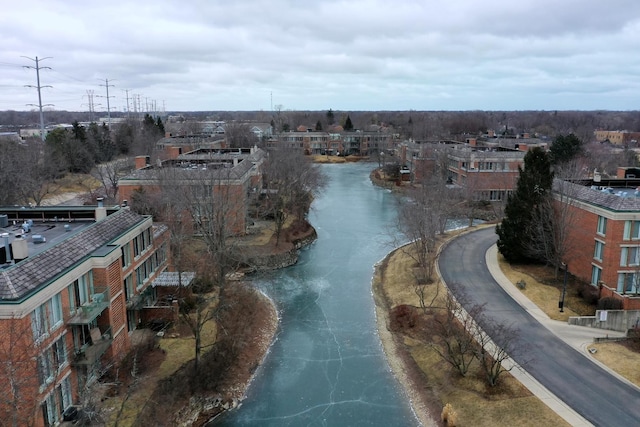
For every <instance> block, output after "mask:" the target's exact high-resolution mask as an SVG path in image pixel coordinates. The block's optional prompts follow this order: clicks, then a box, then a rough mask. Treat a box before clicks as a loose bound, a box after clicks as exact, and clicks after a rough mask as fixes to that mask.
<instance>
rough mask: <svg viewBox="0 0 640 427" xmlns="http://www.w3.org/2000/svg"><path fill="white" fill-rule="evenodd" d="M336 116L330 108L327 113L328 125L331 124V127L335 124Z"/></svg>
mask: <svg viewBox="0 0 640 427" xmlns="http://www.w3.org/2000/svg"><path fill="white" fill-rule="evenodd" d="M335 119H336V118H335V116H334V114H333V110H332V109H331V108H329V111H327V123H329V126H331V125H332V124H333V123H335Z"/></svg>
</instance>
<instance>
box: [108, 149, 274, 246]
mask: <svg viewBox="0 0 640 427" xmlns="http://www.w3.org/2000/svg"><path fill="white" fill-rule="evenodd" d="M166 153H167V154H168V156H169V159H167V160H165V161H162V162H159V163H158V164H155V165H154V164H149V157H147V156H140V157H137V158H136V170H135V171H134V172H133V173H132V174H130V175H128V176H126V177H124V178H122V179H121V180H120V181H119V190H118V197H119V200H120V202H121V203H125V201H132V200H134V198H135V197H134V196H135V194H136V191H138V190H140V189H144V190H145V191H147V192H150V193H154V192H159V191H160V190H161V188H160V183H159V181H160V179H165V178H166V179H169V180H170V181H171V182H172V184H176V185H178V186H180V185H182V186H185V192H187V191H189V192H190V194H191V193H192V192H198V191H200V192H202V193H203V194H200V196H199V199H200V200H201V201H207V202H208V200H210V201H211V203H215V201H216V199H218V200H220V198H221V197H224V198H225V200H226V202H225V203H227V206H226V207H225V210H226V211H227V214H228V220H229V221H228V224H229V228H230V230H229V231H230V232H231V233H233V234H242V233H244V232H245V231H246V227H247V217H248V209H249V203H250V196H251V194H252V193H255V192H256V191H259V190H260V189H261V188H262V164H263V162H264V159H265V155H266V153H265V152H264V151H263V150H261V149H259V148H257V147H253V148H251V149H244V148H243V149H237V148H236V149H209V148H201V149H198V150H194V151H191V152H188V153H182V150H181V149H180V148H178V147H169V148H167V150H166ZM162 177H164V178H162ZM196 187H199V188H196ZM204 192H206V193H207V194H204Z"/></svg>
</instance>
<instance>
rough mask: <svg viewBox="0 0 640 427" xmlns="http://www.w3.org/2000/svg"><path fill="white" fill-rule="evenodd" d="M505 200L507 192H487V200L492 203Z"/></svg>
mask: <svg viewBox="0 0 640 427" xmlns="http://www.w3.org/2000/svg"><path fill="white" fill-rule="evenodd" d="M506 198H507V192H506V191H505V190H491V191H489V200H490V201H492V202H499V201H502V200H505V199H506Z"/></svg>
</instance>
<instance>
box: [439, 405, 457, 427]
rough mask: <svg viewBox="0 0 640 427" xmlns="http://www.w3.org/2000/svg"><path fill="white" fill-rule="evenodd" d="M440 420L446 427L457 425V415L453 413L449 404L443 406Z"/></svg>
mask: <svg viewBox="0 0 640 427" xmlns="http://www.w3.org/2000/svg"><path fill="white" fill-rule="evenodd" d="M440 418H441V419H442V422H443V423H445V425H446V426H447V427H455V426H456V425H457V424H458V414H457V413H456V411H454V409H453V405H451V403H447V404H446V405H444V407H443V408H442V413H441V414H440Z"/></svg>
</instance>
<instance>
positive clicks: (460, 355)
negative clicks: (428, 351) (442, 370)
mask: <svg viewBox="0 0 640 427" xmlns="http://www.w3.org/2000/svg"><path fill="white" fill-rule="evenodd" d="M483 310H484V306H478V305H476V306H473V307H472V308H471V309H470V310H469V311H467V310H465V309H464V308H463V307H462V305H461V304H460V303H459V302H458V301H457V300H456V298H455V297H454V296H453V295H452V294H451V293H450V292H448V293H447V295H446V296H445V297H444V307H443V310H442V313H434V328H433V330H432V333H434V334H435V335H436V336H437V337H438V340H437V341H436V342H434V343H433V344H432V348H433V349H434V350H435V351H436V353H438V354H439V355H440V357H441V358H442V360H444V361H445V362H447V363H448V364H450V365H451V366H453V367H454V368H455V369H456V370H457V371H458V373H459V374H460V375H462V376H463V377H464V376H465V375H466V374H467V372H468V370H469V366H470V365H471V363H472V362H473V360H474V359H476V357H477V355H478V342H477V341H476V336H477V334H478V329H477V325H476V322H475V320H474V317H475V316H478V315H479V314H481V313H482V311H483Z"/></svg>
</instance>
